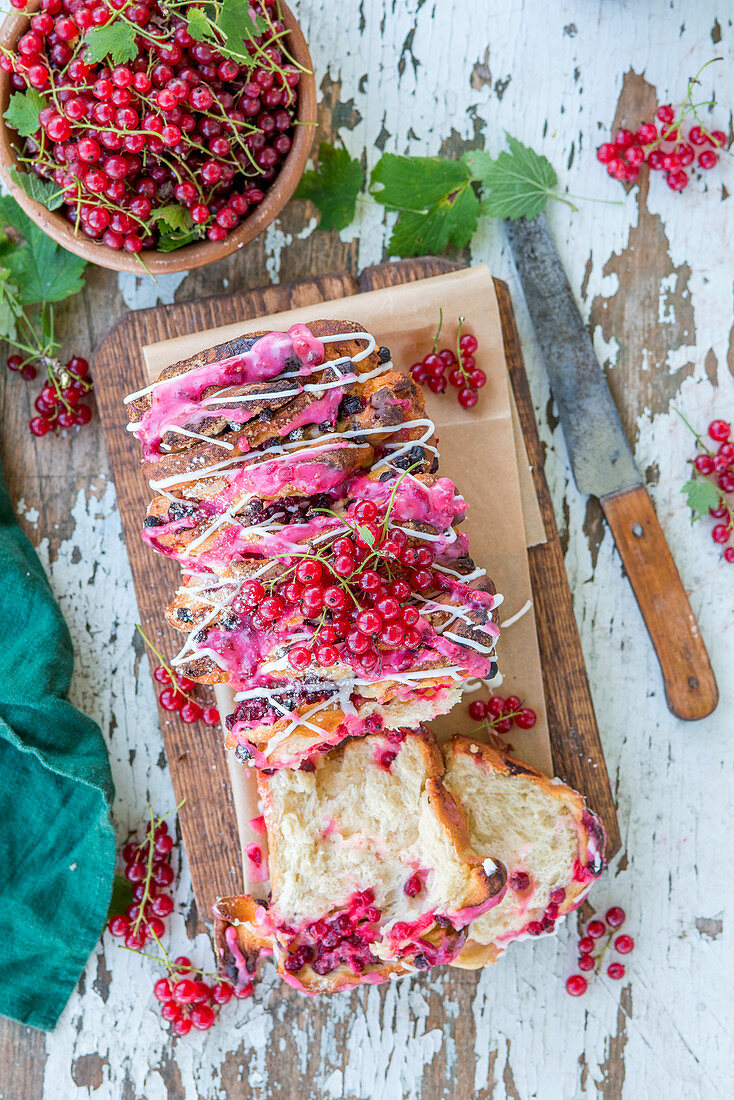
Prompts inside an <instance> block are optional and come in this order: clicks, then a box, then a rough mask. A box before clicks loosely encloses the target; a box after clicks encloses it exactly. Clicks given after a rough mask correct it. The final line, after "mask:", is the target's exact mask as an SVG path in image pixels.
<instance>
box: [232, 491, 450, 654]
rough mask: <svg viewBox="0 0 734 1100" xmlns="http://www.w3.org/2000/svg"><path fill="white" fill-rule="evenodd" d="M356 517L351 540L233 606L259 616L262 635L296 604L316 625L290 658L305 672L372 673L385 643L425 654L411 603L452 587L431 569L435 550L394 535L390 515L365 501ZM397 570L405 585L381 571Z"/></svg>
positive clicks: (256, 585)
mask: <svg viewBox="0 0 734 1100" xmlns="http://www.w3.org/2000/svg"><path fill="white" fill-rule="evenodd" d="M353 516H354V520H355V521H356V522H355V523H354V526H353V528H352V532H351V535H350V536H344V537H342V538H338V539H336V540H335V541H334V542H333V544H332V546H331V547H330V549H329V550H322V551H311V552H309V553H308V555H304V556H303V557H300V558H298V559H295V564H293V565H291V566H290V567H289V569H288V571H287V574H286V576H285V577H282V578H281V579H280V580H279V581H277V582H276V583H273V584H271V585H270V586H269V588H268V590H266V588H265V587H264V585H263V584H261V583H260V581H257V580H252V581H248V582H247V583H246V584H245V585H243V587H242V590H241V593H240V595H238V596H237V597H236V599H235V600H234V601H233V604H232V606H233V609H234V610H235V611H236V612H238V613H239V614H247V613H249V612H252V611H253V610H254V612H255V613H254V614H253V615H252V625H253V627H254V628H255V629H256V630H263V629H267V628H268V627H269V626H270V624H272V623H273V622H275V621H276V620H277V619H280V618H281V616H282V615H283V613H284V612H285V611H286V608H287V606H288V605H289V604H290V605H297V606H298V607H299V608H300V612H301V614H302V615H303V616H304V618H305V619H306V620H311V621H314V620H315V622H316V630H315V633H314V636H313V639H312V640H310V642H309V644H301V643H299V644H297V645H294V646H292V647H291V649H290V650H289V653H288V659H289V661H290V664H291V667H292V668H294V669H296V670H297V671H298V672H302V671H303V670H304V669H307V668H308V667H309V665H310V664H311V662H312V661H315V663H316V664H318V665H321V666H322V667H323V668H329V667H330V666H331V665H333V664H335V663H336V662H337V661H344V662H345V663H347V664H349V665H355V664H356V665H358V667H359V668H360V669H362V670H366V671H369V670H370V669H372V668H374V667H375V665H376V664H377V662H378V660H379V657H380V652H379V650H378V648H377V645H378V643H379V644H380V645H381V646H384V647H385V648H386V649H400V648H402V647H404V648H405V649H409V650H413V649H418V647H419V646H420V644H421V633H420V631H419V630H418V629H416V627H417V624H418V621H419V619H420V613H419V611H418V609H417V608H416V607H415V606H413V605H412V604H408V603H407V602H406V601H407V600H408V598H409V597H410V596H411V595H413V594H415V593H425V592H426V591H427V590H428V589H430V588H434V587H440V586H441V585H442V583H443V581H444V578H442V577H441V576H440V575H437V574H435V573H434V572H433V571H432V569H431V565H432V564H433V553H432V551H431V550H429V549H428V548H427V547H420V548H419V549H417V550H414V549H412V548H411V547H409V546H408V545H407V542H408V537H407V535H406V534H405V533H404V532H403V531H401V530H397V529H396V530H392V531H389V532H388V530H387V514H386V515H385V517H384V518H381V517H380V513H379V511H378V507H377V505H376V504H375V503H374V502H373V501H371V500H363V501H360V502H359V503H358V504H357V505H355V507H354V510H353ZM378 521H379V522H378ZM395 565H398V566H402V567H403V568H402V570H401V573H402V575H401V576H399V577H397V578H394V579H390V577H388V576H383V575H381V573H380V572H379V571H378V570H379V569H380V568H382V567H384V568H385V569H386V572H387V571H390V568H391V567H392V569H393V570H394V568H395Z"/></svg>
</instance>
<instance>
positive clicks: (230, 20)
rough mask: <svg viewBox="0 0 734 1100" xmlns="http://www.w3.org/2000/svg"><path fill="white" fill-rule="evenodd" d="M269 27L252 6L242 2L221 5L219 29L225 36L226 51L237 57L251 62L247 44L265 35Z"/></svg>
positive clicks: (226, 1) (228, 0)
mask: <svg viewBox="0 0 734 1100" xmlns="http://www.w3.org/2000/svg"><path fill="white" fill-rule="evenodd" d="M268 26H269V24H268V22H267V20H266V19H263V17H262V16H261V15H256V14H255V13H254V12H253V10H252V9H251V8H250V5H249V4H243V3H242V0H222V3H221V5H219V11H218V13H217V27H218V28H219V30H220V31H221V32H222V34H223V35H224V38H225V47H226V49H227V50H228V51H229V52H230V53H232V54H235V55H236V56H237V57H245V58H247V59H248V60H249V59H250V55H249V53H248V52H247V43H248V42H254V41H255V39H256V38H257V37H258V35H261V34H264V33H265V31H267V30H268Z"/></svg>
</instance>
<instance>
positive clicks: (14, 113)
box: [4, 88, 48, 137]
mask: <svg viewBox="0 0 734 1100" xmlns="http://www.w3.org/2000/svg"><path fill="white" fill-rule="evenodd" d="M46 106H48V101H47V99H46V98H45V96H42V95H41V93H40V92H39V91H37V90H36V89H35V88H29V89H28V91H26V92H14V93H13V95H11V97H10V102H9V103H8V106H7V107H6V109H5V115H4V118H5V121H6V122H7V124H8V126H12V128H13V129H14V130H15V131H16V133H18V134H20V136H21V137H32V136H33V135H34V134H35V133H37V132H38V131H39V130H40V129H41V123H40V120H39V118H38V115H39V112H40V111H41V109H42V108H43V107H46Z"/></svg>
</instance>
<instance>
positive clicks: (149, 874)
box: [132, 803, 158, 939]
mask: <svg viewBox="0 0 734 1100" xmlns="http://www.w3.org/2000/svg"><path fill="white" fill-rule="evenodd" d="M148 809H149V811H150V828H149V830H148V860H147V863H146V866H145V880H144V881H145V888H144V890H143V896H142V898H141V899H140V901H139V903H138V915H137V917H136V918H135V921H134V923H133V926H132V934H133V935H134V936H136V935H137V934H138V932H139V931H140V925H141V924H142V923H143V920H144V911H145V906H146V905H147V904H148V902H149V901H150V884H151V882H152V881H153V856H154V855H155V830H156V817H155V814H154V813H153V808H152V806H151V805H150V803H148ZM153 935H154V936H155V932H153ZM155 938H156V939H158V937H157V936H156V937H155Z"/></svg>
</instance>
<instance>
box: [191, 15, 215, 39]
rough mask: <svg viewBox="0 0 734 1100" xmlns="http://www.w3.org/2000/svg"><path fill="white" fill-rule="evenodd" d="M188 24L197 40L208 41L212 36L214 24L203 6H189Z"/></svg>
mask: <svg viewBox="0 0 734 1100" xmlns="http://www.w3.org/2000/svg"><path fill="white" fill-rule="evenodd" d="M186 26H187V29H188V32H189V34H190V35H191V37H192V38H195V39H196V41H197V42H206V41H207V40H208V39H210V38H211V37H212V34H213V31H212V25H211V23H210V22H209V20H208V19H207V17H206V15H205V14H204V12H203V11H202V10H201V8H189V10H188V11H187V12H186Z"/></svg>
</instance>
